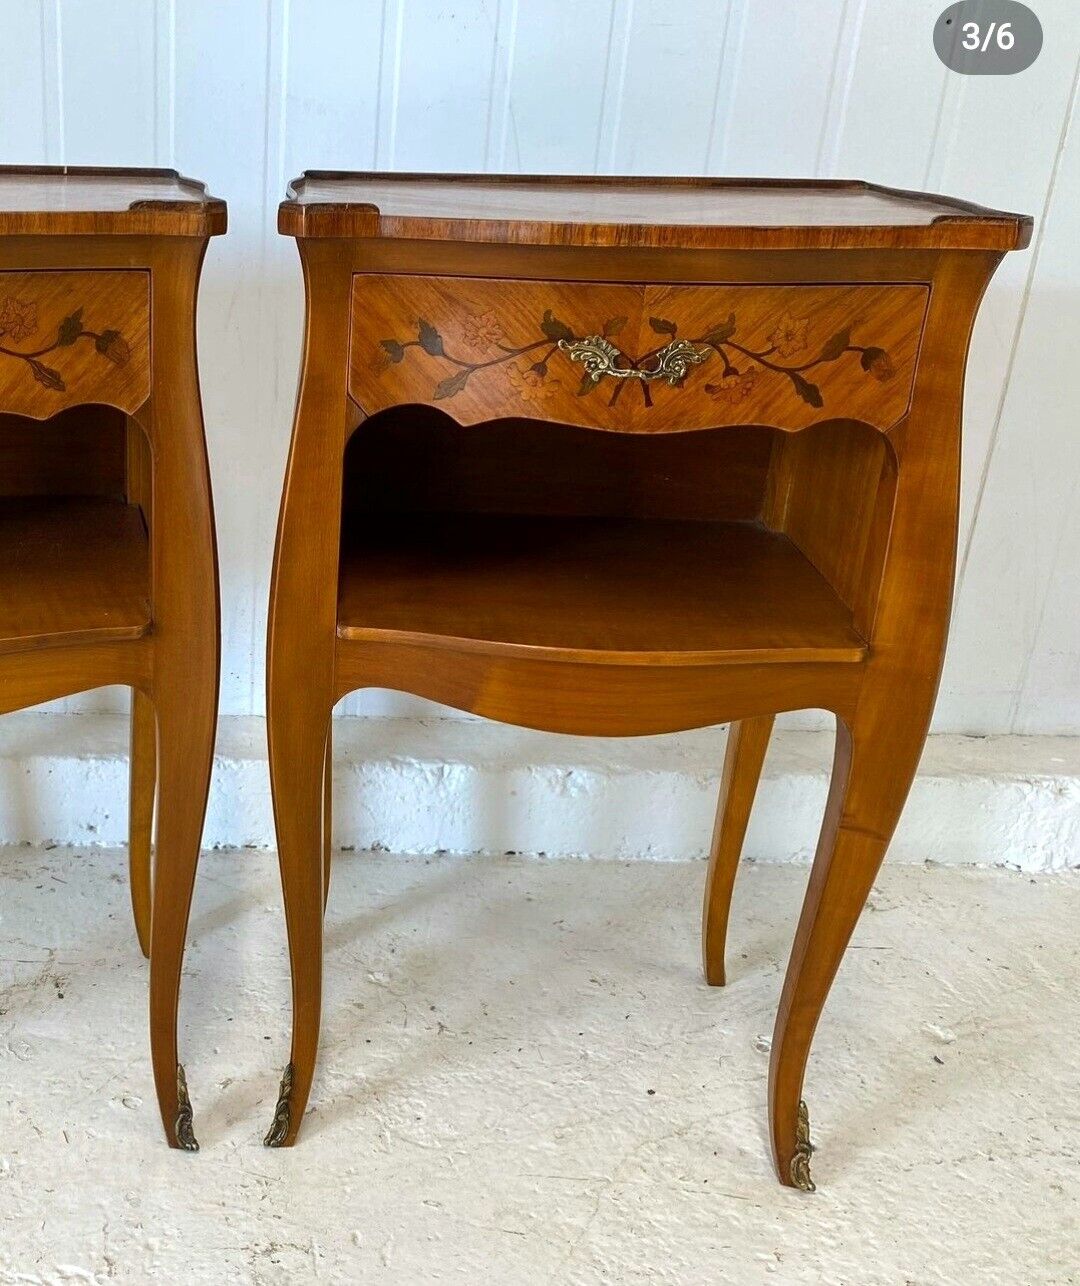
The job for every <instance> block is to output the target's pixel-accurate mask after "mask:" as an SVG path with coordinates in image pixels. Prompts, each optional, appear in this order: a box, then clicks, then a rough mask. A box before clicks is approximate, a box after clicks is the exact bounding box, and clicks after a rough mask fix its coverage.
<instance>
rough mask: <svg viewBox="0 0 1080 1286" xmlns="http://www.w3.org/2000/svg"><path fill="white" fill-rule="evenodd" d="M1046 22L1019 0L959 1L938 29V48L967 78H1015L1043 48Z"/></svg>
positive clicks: (951, 7) (936, 48)
mask: <svg viewBox="0 0 1080 1286" xmlns="http://www.w3.org/2000/svg"><path fill="white" fill-rule="evenodd" d="M1042 43H1043V29H1042V23H1041V22H1040V21H1039V20H1038V18H1037V17H1036V16H1035V14H1034V13H1032V11H1031V10H1030V9H1029V8H1028V7H1027V5H1026V4H1021V3H1020V0H961V3H960V4H951V5H949V7H948V8H947V9H946V10H945V12H944V13H943V14H942V15H941V17H940V18H939V19H938V20H937V22H936V23H935V24H934V49H935V50H936V51H937V56H938V57H939V58H940V59H941V61H942V62H943V63H944V64H945V66H946V67H949V68H951V69H952V70H953V71H958V72H961V73H962V74H963V75H965V76H1012V75H1015V73H1016V72H1018V71H1024V69H1025V68H1027V67H1030V66H1031V64H1032V63H1033V62H1034V61H1035V59H1036V58H1038V56H1039V50H1040V49H1042Z"/></svg>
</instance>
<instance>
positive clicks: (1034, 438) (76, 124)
mask: <svg viewBox="0 0 1080 1286" xmlns="http://www.w3.org/2000/svg"><path fill="white" fill-rule="evenodd" d="M1031 2H1032V4H1033V7H1034V8H1035V9H1036V11H1037V12H1038V14H1039V16H1040V18H1041V20H1042V23H1043V27H1044V30H1045V36H1046V39H1045V44H1044V47H1043V51H1042V54H1041V56H1040V57H1039V59H1038V61H1037V62H1036V63H1035V65H1034V66H1033V67H1032V68H1031V69H1030V70H1029V71H1027V72H1025V73H1022V74H1021V75H1019V76H1015V77H1009V78H997V77H961V76H955V75H953V74H951V73H948V72H946V71H945V69H944V68H943V67H942V66H941V64H940V63H939V62H938V60H937V58H936V57H935V55H934V52H933V47H932V43H931V30H932V27H933V23H934V20H935V18H936V17H937V15H938V13H939V12H940V9H941V8H942V7H943V3H941V2H939V0H904V3H903V4H902V5H899V4H896V3H895V2H894V0H815V3H814V4H809V3H807V2H806V0H587V2H583V0H457V2H456V3H444V2H443V0H229V2H228V3H225V2H223V0H0V160H3V161H5V162H27V163H31V162H37V163H42V162H49V163H67V164H102V165H133V164H157V165H176V166H178V167H179V168H180V169H182V170H183V171H184V172H186V173H188V174H191V175H194V176H196V177H199V178H202V179H205V180H207V181H208V182H209V183H210V185H211V187H212V189H213V190H214V192H215V193H216V194H218V195H220V196H223V197H225V198H227V199H228V202H229V207H230V223H231V231H230V233H229V235H228V237H227V238H224V239H221V240H218V241H217V242H215V243H214V245H213V246H212V248H211V252H210V256H209V259H208V263H207V268H206V274H205V278H204V286H203V294H202V304H201V316H200V323H199V338H200V346H201V347H200V353H201V368H202V379H203V393H204V402H205V411H206V420H207V429H208V433H209V437H210V446H211V455H212V464H213V469H214V475H215V484H216V491H217V510H218V531H219V537H220V545H221V560H222V571H223V579H222V587H223V596H224V605H225V613H224V631H225V639H224V643H225V651H224V667H223V704H222V709H223V713H225V714H247V713H252V712H254V713H258V712H259V711H260V710H261V708H262V684H263V673H262V669H263V667H262V657H263V617H264V604H265V599H266V590H267V581H268V570H269V562H270V553H271V547H272V541H273V533H274V522H275V517H276V510H277V500H278V491H279V487H280V482H281V476H282V470H283V467H284V460H285V450H286V444H287V440H288V433H289V421H290V416H291V411H292V401H293V393H294V386H295V377H296V369H297V360H298V351H299V338H300V305H301V286H300V276H299V272H298V269H297V263H296V257H295V251H294V248H293V246H292V244H291V243H290V242H287V241H284V240H282V239H281V238H279V237H278V236H277V235H276V233H275V231H274V209H275V206H276V203H277V201H278V200H279V198H280V196H281V195H282V194H283V191H284V186H285V183H286V181H287V180H288V178H290V177H291V176H292V175H293V174H295V173H297V172H299V171H300V170H301V169H304V168H313V167H326V168H348V167H365V168H366V167H372V166H376V167H383V168H398V169H465V170H508V171H514V170H522V171H544V170H550V171H567V172H569V171H597V172H622V173H633V172H638V173H663V172H672V173H708V174H761V175H768V174H775V175H822V176H827V175H841V176H854V177H865V178H868V179H875V180H879V181H882V182H885V183H893V184H899V185H901V186H905V187H916V188H917V187H924V186H928V187H931V188H935V189H938V190H941V191H945V192H949V193H952V194H955V195H958V196H962V197H968V198H972V199H974V200H977V201H981V202H984V203H987V204H991V205H1001V206H1004V207H1005V208H1009V209H1015V210H1022V211H1027V212H1030V213H1032V214H1034V215H1035V219H1036V236H1035V240H1034V242H1033V245H1032V248H1031V250H1030V251H1028V252H1027V253H1023V254H1017V255H1011V256H1009V258H1008V259H1007V260H1006V261H1005V264H1004V265H1003V267H1002V269H1001V271H1000V272H999V274H998V276H997V278H996V280H995V281H994V283H993V285H992V286H991V289H990V292H989V295H988V297H987V300H986V303H985V305H984V307H983V311H982V315H981V319H980V322H979V325H978V328H977V331H976V337H975V341H974V346H973V350H972V357H971V366H970V380H969V389H970V391H969V396H968V403H967V418H966V426H965V434H966V436H965V451H964V456H965V473H964V491H963V519H962V533H961V554H962V566H961V576H960V582H959V586H958V593H957V607H956V618H955V627H954V631H953V641H952V649H951V653H950V658H949V662H948V665H947V669H946V675H945V682H944V686H943V689H942V695H941V701H940V704H939V710H938V717H937V727H938V728H939V729H940V730H949V731H966V732H1010V731H1013V732H1047V733H1050V732H1054V733H1057V732H1069V733H1080V613H1078V611H1077V601H1078V598H1080V594H1078V590H1080V572H1078V570H1077V569H1078V568H1080V519H1078V516H1077V502H1078V500H1080V494H1078V491H1080V338H1078V337H1080V108H1078V106H1077V74H1078V69H1080V62H1078V53H1080V5H1078V4H1077V3H1076V0H1031ZM119 700H120V698H119V697H118V696H117V695H116V694H106V695H104V696H102V695H95V696H88V697H83V698H79V699H77V700H72V701H69V702H65V703H60V708H61V709H69V710H87V709H101V708H116V707H117V703H118V702H119ZM419 704H420V703H412V702H409V701H406V700H405V699H404V698H399V697H393V696H389V695H384V696H380V697H375V696H373V695H371V694H368V695H366V696H365V697H363V698H362V699H361V698H351V699H350V701H349V702H348V703H346V705H347V708H348V709H350V710H352V711H353V712H363V711H368V712H371V711H378V712H384V713H385V712H393V713H408V712H410V711H413V710H415V709H417V708H418V706H419Z"/></svg>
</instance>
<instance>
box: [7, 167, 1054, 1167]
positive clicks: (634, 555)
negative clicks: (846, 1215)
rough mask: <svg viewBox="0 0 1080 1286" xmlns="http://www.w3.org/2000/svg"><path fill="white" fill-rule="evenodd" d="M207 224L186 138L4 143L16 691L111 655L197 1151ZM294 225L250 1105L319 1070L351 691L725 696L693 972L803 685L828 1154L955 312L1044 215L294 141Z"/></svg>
mask: <svg viewBox="0 0 1080 1286" xmlns="http://www.w3.org/2000/svg"><path fill="white" fill-rule="evenodd" d="M225 223H226V213H225V206H224V204H223V203H222V202H221V201H218V200H215V199H214V198H212V197H209V196H207V194H206V192H205V189H204V188H203V187H202V186H201V185H199V184H196V183H193V182H191V181H189V180H186V179H182V178H180V177H179V176H178V175H177V174H176V173H175V172H173V171H167V170H88V169H25V168H4V169H2V170H0V712H6V711H10V710H15V709H19V708H22V707H26V706H30V705H34V704H37V703H39V702H43V701H46V700H49V699H52V698H56V697H61V696H65V695H68V694H71V693H76V692H80V691H83V690H85V689H88V688H92V687H96V686H99V685H103V684H124V685H127V686H129V687H131V688H132V689H133V690H134V699H133V707H132V719H131V801H130V810H131V813H130V821H131V836H130V858H131V893H132V902H133V905H134V913H135V925H136V930H137V933H138V937H139V942H140V945H141V946H142V949H143V951H144V953H145V954H147V955H148V956H149V958H150V1033H151V1048H152V1056H153V1068H154V1079H155V1084H156V1087H157V1095H158V1101H159V1103H160V1107H161V1115H162V1121H163V1123H164V1127H165V1133H166V1137H167V1139H168V1141H169V1143H170V1144H171V1145H173V1146H176V1147H181V1148H187V1149H194V1148H196V1147H197V1144H196V1142H195V1136H194V1132H193V1126H192V1110H191V1104H190V1100H189V1097H188V1092H187V1085H186V1080H185V1076H184V1071H183V1067H182V1065H181V1063H180V1060H179V1057H178V1052H177V1022H176V1015H177V1001H178V991H179V984H180V970H181V962H182V956H183V950H184V940H185V936H186V930H187V920H188V911H189V906H190V900H191V893H192V887H193V883H194V879H195V870H196V864H197V860H198V853H199V841H200V835H201V829H202V824H203V815H204V810H205V804H206V797H207V791H208V784H209V778H210V770H211V763H212V754H213V743H214V729H215V721H216V713H217V690H218V664H219V605H218V588H217V564H216V552H215V542H214V520H213V508H212V503H211V494H210V479H209V472H208V468H207V456H206V446H205V441H204V435H203V424H202V413H201V408H200V400H199V385H198V376H197V371H196V355H195V324H194V321H195V301H196V294H197V288H198V279H199V272H200V267H201V264H202V260H203V255H204V253H205V250H206V247H207V243H208V239H209V238H210V237H212V236H214V235H216V234H219V233H223V232H224V231H225ZM279 228H280V231H281V232H283V233H285V234H287V235H290V236H293V237H295V238H296V239H297V243H298V246H299V250H300V257H301V260H302V263H303V269H304V278H305V282H306V288H307V319H306V320H307V326H306V336H305V341H304V353H303V368H302V374H301V380H300V391H299V399H298V404H297V410H296V419H295V425H294V430H293V439H292V448H291V453H290V457H289V463H288V469H287V474H286V478H285V487H284V495H283V499H282V507H281V519H280V526H279V530H278V539H277V552H276V558H275V565H274V575H273V585H272V591H271V601H270V618H269V656H268V661H269V678H268V727H269V747H270V770H271V777H272V786H273V798H274V811H275V820H276V825H277V834H278V847H279V855H280V865H281V876H282V883H283V888H284V897H285V911H286V918H287V922H288V938H289V951H290V956H291V963H292V979H293V1042H292V1053H291V1061H290V1063H289V1066H288V1067H287V1068H286V1071H285V1074H284V1077H283V1079H282V1083H281V1089H280V1096H279V1100H278V1103H277V1108H276V1111H275V1114H274V1118H273V1124H272V1126H271V1130H270V1133H269V1134H268V1135H267V1139H266V1142H267V1143H268V1144H270V1145H288V1144H291V1143H293V1142H294V1141H295V1139H296V1136H297V1131H298V1129H299V1126H300V1121H301V1117H302V1115H303V1112H304V1107H305V1104H306V1102H307V1099H308V1093H309V1090H310V1088H311V1081H312V1075H313V1071H314V1066H315V1056H316V1047H317V1042H318V1034H319V1021H320V1009H321V971H322V925H323V911H324V906H325V898H326V892H327V887H328V881H329V874H330V798H331V792H330V782H331V773H332V745H331V736H330V727H331V723H330V714H331V710H332V708H333V706H334V704H335V703H336V702H337V701H338V700H339V699H340V698H341V697H342V696H344V695H345V694H346V693H349V692H351V691H354V690H355V689H357V688H362V687H386V688H394V689H399V690H404V691H408V692H412V693H416V694H418V695H421V696H424V697H429V698H432V699H434V700H436V701H440V702H443V703H445V704H448V705H451V706H455V707H457V708H459V709H461V710H467V711H471V712H474V713H476V714H480V715H484V716H487V717H489V718H492V719H498V720H502V721H504V722H508V723H514V724H521V725H525V726H528V727H533V728H541V729H549V730H553V731H559V732H569V733H578V734H591V735H604V736H627V735H639V734H648V733H660V732H669V731H674V730H677V729H684V728H694V727H700V726H704V725H708V724H714V723H719V722H723V721H729V722H731V729H730V733H729V737H728V746H727V755H726V759H725V762H724V766H723V776H722V783H721V791H720V805H719V811H718V816H717V824H716V831H715V835H714V839H713V844H712V855H711V858H710V861H709V867H708V876H707V887H706V894H705V906H704V924H703V948H704V962H705V974H706V978H707V980H708V982H709V983H711V984H713V985H719V984H722V983H723V982H724V939H725V934H726V929H727V920H728V906H729V902H730V899H731V892H732V887H733V883H734V878H735V871H736V866H737V863H738V859H739V853H740V849H741V846H742V842H743V837H744V834H745V830H746V825H747V821H748V817H749V813H750V809H751V805H752V803H753V798H754V794H755V790H756V787H757V783H758V778H759V775H760V772H761V766H762V761H763V758H764V756H765V752H766V749H767V746H768V741H769V735H770V731H771V728H772V723H773V718H774V716H775V714H776V713H777V712H779V711H784V710H793V709H800V708H805V707H821V708H824V709H826V710H829V711H832V712H833V713H834V714H835V716H836V720H837V738H836V755H835V761H834V767H833V775H832V784H831V787H830V790H829V797H828V803H827V806H826V811H825V819H824V823H823V826H822V831H821V838H820V841H819V844H818V849H817V855H816V857H815V859H814V864H813V869H812V872H811V875H810V881H809V887H808V890H807V894H806V900H805V903H804V906H803V910H802V915H801V917H800V920H799V924H798V928H797V930H796V934H795V941H794V947H793V950H792V954H791V960H790V964H789V966H788V971H787V976H786V979H785V982H784V987H783V994H782V996H781V999H780V1005H779V1012H778V1015H777V1020H776V1032H775V1037H774V1040H773V1045H772V1062H771V1067H770V1077H769V1106H770V1123H771V1136H772V1145H773V1154H774V1158H775V1162H776V1166H777V1171H778V1174H779V1177H780V1180H781V1182H782V1183H785V1184H788V1185H790V1186H794V1187H797V1188H803V1189H810V1188H812V1186H813V1185H812V1183H811V1179H810V1170H809V1157H810V1142H809V1123H808V1117H807V1112H806V1108H805V1106H804V1104H803V1101H802V1086H803V1077H804V1072H805V1068H806V1063H807V1056H808V1052H809V1048H810V1042H811V1039H812V1036H813V1033H814V1029H815V1027H816V1025H817V1021H818V1018H819V1015H820V1013H821V1010H822V1006H823V1004H824V1001H825V998H826V995H827V992H828V990H829V987H830V984H831V982H832V979H833V976H834V975H835V973H836V970H837V968H838V966H839V964H840V959H841V956H842V954H843V952H844V949H845V947H846V945H847V942H848V939H849V937H850V935H851V933H852V930H853V929H854V927H855V923H856V920H857V918H858V915H859V912H860V910H861V908H862V906H863V903H864V901H865V899H866V896H867V894H868V892H869V890H870V887H871V883H872V881H873V879H874V877H875V874H876V872H877V870H878V867H879V865H880V863H881V860H882V858H883V856H884V853H885V849H886V846H887V845H888V842H889V839H890V837H891V835H892V832H893V828H894V826H895V824H896V821H897V818H898V816H899V813H900V809H901V807H902V806H903V803H904V800H905V798H906V796H907V793H908V789H909V786H910V784H911V781H912V777H913V775H914V772H915V768H916V765H917V762H918V759H919V755H920V752H921V750H922V746H923V741H924V738H925V735H926V731H927V727H928V724H929V720H930V715H931V711H932V708H933V704H934V698H935V692H936V688H937V683H938V677H939V673H940V670H941V663H942V656H943V651H944V646H945V637H946V631H947V625H948V618H949V609H950V597H951V591H952V582H953V569H954V561H955V542H956V527H957V497H958V481H959V462H960V457H959V447H960V418H961V403H962V395H963V379H964V363H965V358H966V353H967V348H968V341H969V337H970V334H971V329H972V325H973V322H974V318H975V313H976V310H977V308H978V304H979V300H980V298H981V296H982V293H983V290H984V289H985V287H986V284H987V282H988V280H989V279H990V276H991V275H992V273H993V272H994V269H995V268H996V266H997V264H998V262H999V261H1000V259H1001V258H1002V256H1003V254H1004V253H1005V252H1006V251H1009V250H1013V249H1017V248H1020V247H1022V246H1024V245H1026V244H1027V242H1028V239H1029V237H1030V232H1031V221H1030V220H1029V219H1027V218H1024V217H1022V216H1017V215H1013V214H1006V213H1002V212H998V211H991V210H986V209H983V208H981V207H977V206H973V205H969V204H966V203H963V202H959V201H953V200H949V199H946V198H942V197H936V196H926V195H922V194H918V193H908V192H900V191H895V190H892V189H887V188H880V187H874V186H871V185H867V184H864V183H855V182H831V181H830V182H794V181H761V180H704V179H700V180H699V179H688V180H669V179H567V178H491V177H478V176H453V175H378V174H327V173H310V174H307V175H305V177H304V178H303V179H301V180H299V181H297V182H296V183H295V184H294V186H293V187H292V188H291V189H290V193H289V198H288V199H287V200H286V201H285V202H284V203H283V204H282V206H281V209H280V215H279ZM155 818H156V829H155V821H154V819H155ZM152 854H153V858H152Z"/></svg>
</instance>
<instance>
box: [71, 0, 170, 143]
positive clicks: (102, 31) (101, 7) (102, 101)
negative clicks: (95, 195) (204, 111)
mask: <svg viewBox="0 0 1080 1286" xmlns="http://www.w3.org/2000/svg"><path fill="white" fill-rule="evenodd" d="M155 56H156V41H155V13H154V5H153V3H149V4H148V3H147V0H110V2H109V3H108V4H101V3H96V2H95V0H66V3H65V4H64V5H63V46H62V60H61V69H62V75H63V82H64V142H65V156H64V160H65V163H66V164H68V165H153V163H154V156H155V151H156V146H155V145H156V130H155V113H154V110H153V108H154V105H155V103H156V96H155V92H154V91H155Z"/></svg>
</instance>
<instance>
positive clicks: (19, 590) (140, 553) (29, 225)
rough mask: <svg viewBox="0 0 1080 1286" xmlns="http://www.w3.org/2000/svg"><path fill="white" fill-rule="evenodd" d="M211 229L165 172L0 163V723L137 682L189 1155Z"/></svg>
mask: <svg viewBox="0 0 1080 1286" xmlns="http://www.w3.org/2000/svg"><path fill="white" fill-rule="evenodd" d="M225 219H226V215H225V205H224V203H223V202H221V201H218V200H216V199H214V198H212V197H209V196H207V194H206V190H205V188H203V186H202V185H201V184H198V183H193V182H191V181H190V180H188V179H183V178H181V177H180V176H179V175H177V174H176V173H175V171H172V170H99V169H73V168H47V169H27V168H21V167H3V168H0V462H2V468H0V713H6V712H8V711H11V710H18V709H20V708H23V707H25V706H32V705H36V704H38V703H39V702H42V701H48V700H51V699H52V698H55V697H62V696H67V695H70V694H72V693H76V692H82V691H84V690H85V689H88V688H95V687H100V686H102V685H104V684H114V683H119V684H126V685H128V686H130V687H131V688H132V689H134V696H133V704H132V720H131V805H130V806H131V852H130V861H131V893H132V903H133V907H134V912H135V926H136V929H137V931H138V937H139V944H140V946H141V947H142V950H143V953H144V954H146V955H149V957H150V1041H151V1049H152V1054H153V1065H154V1081H155V1084H156V1087H157V1095H158V1102H159V1104H160V1106H161V1117H162V1121H163V1123H164V1126H165V1134H166V1137H167V1138H168V1141H169V1143H170V1144H171V1145H172V1146H173V1147H180V1148H186V1149H188V1150H191V1151H193V1150H195V1149H196V1148H197V1147H198V1144H197V1143H196V1141H195V1136H194V1133H193V1131H192V1119H191V1104H190V1102H189V1100H188V1094H187V1086H186V1082H185V1077H184V1069H183V1067H182V1066H181V1064H180V1062H179V1060H178V1058H177V1047H176V1046H177V1042H176V1012H177V1003H178V993H179V987H180V968H181V963H182V959H183V951H184V939H185V936H186V933H187V919H188V908H189V905H190V901H191V891H192V885H193V883H194V879H195V867H196V863H197V861H198V855H199V841H200V838H201V834H202V824H203V813H204V811H205V806H206V797H207V789H208V784H209V777H210V765H211V760H212V754H213V744H214V727H215V721H216V715H217V689H218V651H219V643H218V636H219V630H218V589H217V557H216V551H215V545H214V523H213V513H212V507H211V498H210V478H209V473H208V470H207V460H206V444H205V440H204V437H203V423H202V410H201V407H200V403H199V384H198V375H197V371H196V362H195V296H196V292H197V288H198V281H199V271H200V268H201V265H202V259H203V255H204V253H205V251H206V245H207V240H208V238H209V237H211V236H213V235H215V234H218V233H222V232H224V231H225ZM155 799H156V814H157V832H156V856H155V860H154V864H153V865H154V870H153V878H151V829H152V824H153V819H154V814H155Z"/></svg>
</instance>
